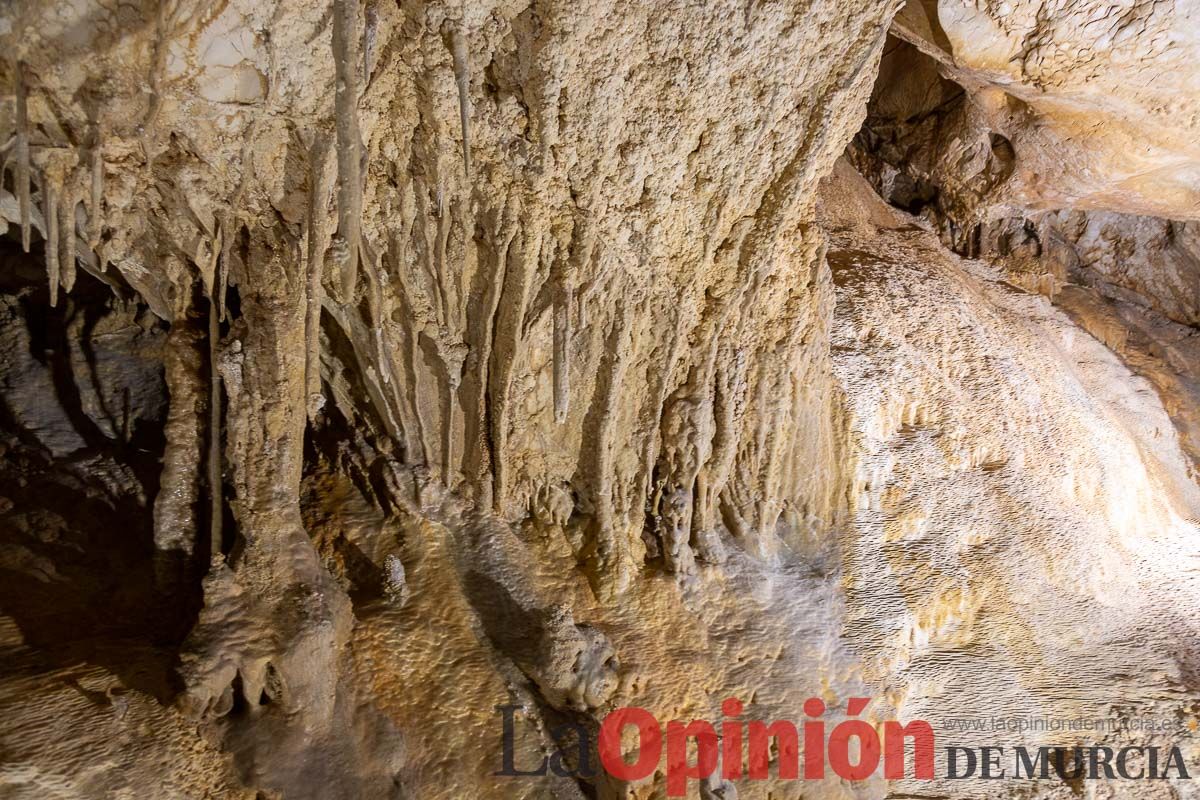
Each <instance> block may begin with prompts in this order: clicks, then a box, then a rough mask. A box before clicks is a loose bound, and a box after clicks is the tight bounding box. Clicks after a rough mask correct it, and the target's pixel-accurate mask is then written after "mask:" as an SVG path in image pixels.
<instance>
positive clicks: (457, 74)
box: [448, 20, 471, 179]
mask: <svg viewBox="0 0 1200 800" xmlns="http://www.w3.org/2000/svg"><path fill="white" fill-rule="evenodd" d="M465 24H466V22H465V20H464V21H461V22H459V23H458V24H456V25H455V24H452V25H451V26H450V30H449V32H448V33H449V38H450V56H451V58H452V59H453V60H454V82H455V83H457V84H458V118H459V122H460V123H461V124H462V156H463V169H464V170H465V171H466V173H467V178H468V179H470V177H471V96H470V87H471V65H470V61H469V59H468V54H467V37H466V35H465V34H464V32H463V26H464V25H465Z"/></svg>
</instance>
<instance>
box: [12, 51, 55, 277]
mask: <svg viewBox="0 0 1200 800" xmlns="http://www.w3.org/2000/svg"><path fill="white" fill-rule="evenodd" d="M15 73H16V84H17V85H16V90H17V101H16V106H17V109H16V117H17V144H16V149H17V152H16V158H17V185H16V192H17V202H18V203H19V204H20V212H21V249H23V250H24V251H25V252H26V253H28V252H29V239H30V218H31V217H32V215H33V208H32V203H31V201H30V198H29V110H28V101H27V98H26V88H25V65H24V64H22V63H21V62H20V61H18V62H17V64H16V69H15ZM53 296H54V293H53V292H52V293H51V299H53Z"/></svg>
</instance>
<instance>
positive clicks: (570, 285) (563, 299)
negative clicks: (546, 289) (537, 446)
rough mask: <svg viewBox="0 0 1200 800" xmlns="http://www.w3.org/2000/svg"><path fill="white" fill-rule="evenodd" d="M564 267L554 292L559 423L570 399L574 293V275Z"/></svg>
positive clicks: (562, 420) (555, 411)
mask: <svg viewBox="0 0 1200 800" xmlns="http://www.w3.org/2000/svg"><path fill="white" fill-rule="evenodd" d="M572 273H573V270H572V269H571V268H570V267H564V268H563V269H562V274H561V276H560V277H559V286H558V290H557V291H556V292H555V293H554V294H555V297H554V421H555V422H556V423H558V424H559V425H561V424H562V423H563V422H565V421H566V419H567V410H568V408H569V405H570V400H571V377H570V376H571V370H570V355H569V353H568V345H569V344H570V341H571V298H572V295H573V294H574V275H573V274H572Z"/></svg>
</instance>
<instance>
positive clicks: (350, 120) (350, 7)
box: [333, 0, 362, 302]
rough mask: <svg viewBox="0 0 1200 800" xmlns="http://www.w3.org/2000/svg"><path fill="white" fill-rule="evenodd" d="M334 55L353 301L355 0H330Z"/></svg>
mask: <svg viewBox="0 0 1200 800" xmlns="http://www.w3.org/2000/svg"><path fill="white" fill-rule="evenodd" d="M333 58H334V67H335V69H336V71H337V87H336V89H335V91H334V114H335V116H336V120H337V161H338V231H337V234H338V236H339V237H340V238H341V239H342V241H344V242H345V248H346V249H345V253H344V261H343V263H342V264H341V269H342V274H341V289H342V300H343V301H345V302H352V300H353V296H354V286H355V283H356V282H357V280H358V255H359V254H358V250H359V243H360V236H361V233H360V231H361V226H362V178H361V174H362V171H361V163H360V157H361V149H362V139H361V138H360V135H359V131H358V70H359V63H358V61H359V60H358V0H334V2H333Z"/></svg>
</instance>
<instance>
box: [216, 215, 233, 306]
mask: <svg viewBox="0 0 1200 800" xmlns="http://www.w3.org/2000/svg"><path fill="white" fill-rule="evenodd" d="M219 230H220V232H221V257H220V259H219V260H218V262H217V263H218V268H217V276H218V277H217V304H218V306H219V308H220V309H221V322H224V321H225V320H226V318H227V317H228V309H227V306H226V303H225V297H226V293H227V292H228V289H229V256H230V253H231V252H232V251H233V219H232V216H231V215H229V214H226V215H224V216H222V217H221V222H220V228H219Z"/></svg>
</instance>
